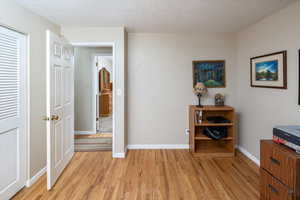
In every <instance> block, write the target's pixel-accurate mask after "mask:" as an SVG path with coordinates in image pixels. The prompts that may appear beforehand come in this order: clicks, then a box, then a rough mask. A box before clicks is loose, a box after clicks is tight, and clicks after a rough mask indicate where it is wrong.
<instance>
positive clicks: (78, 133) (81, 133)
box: [75, 131, 96, 135]
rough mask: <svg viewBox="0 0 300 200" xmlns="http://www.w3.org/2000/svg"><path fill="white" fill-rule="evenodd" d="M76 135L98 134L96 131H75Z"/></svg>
mask: <svg viewBox="0 0 300 200" xmlns="http://www.w3.org/2000/svg"><path fill="white" fill-rule="evenodd" d="M75 134H76V135H89V134H96V133H95V131H75Z"/></svg>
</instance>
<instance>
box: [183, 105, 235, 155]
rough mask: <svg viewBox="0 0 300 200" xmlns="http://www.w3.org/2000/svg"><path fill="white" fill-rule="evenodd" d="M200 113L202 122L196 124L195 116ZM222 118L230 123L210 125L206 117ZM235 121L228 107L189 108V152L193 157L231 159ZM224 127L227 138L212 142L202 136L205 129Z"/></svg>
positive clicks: (233, 149)
mask: <svg viewBox="0 0 300 200" xmlns="http://www.w3.org/2000/svg"><path fill="white" fill-rule="evenodd" d="M200 112H201V115H202V117H201V118H202V121H201V122H198V121H197V119H198V117H197V115H199V114H200ZM211 116H223V117H225V118H226V119H228V120H230V123H219V124H218V123H210V122H208V121H207V117H211ZM235 125H236V120H235V111H234V108H232V107H230V106H203V107H196V106H194V105H191V106H189V126H190V152H191V153H192V154H193V155H194V156H196V157H197V156H215V157H231V156H234V155H235V139H236V130H235ZM208 126H209V127H213V126H215V127H217V126H218V127H220V126H223V127H226V128H227V135H228V136H227V137H226V138H223V139H221V140H213V139H211V138H209V137H207V136H206V135H204V134H203V131H204V128H205V127H208Z"/></svg>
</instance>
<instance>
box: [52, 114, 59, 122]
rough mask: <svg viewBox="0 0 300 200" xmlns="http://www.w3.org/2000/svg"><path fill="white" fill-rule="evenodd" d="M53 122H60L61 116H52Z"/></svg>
mask: <svg viewBox="0 0 300 200" xmlns="http://www.w3.org/2000/svg"><path fill="white" fill-rule="evenodd" d="M51 120H52V121H58V120H59V116H58V115H52V116H51Z"/></svg>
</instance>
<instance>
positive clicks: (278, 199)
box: [260, 168, 295, 200]
mask: <svg viewBox="0 0 300 200" xmlns="http://www.w3.org/2000/svg"><path fill="white" fill-rule="evenodd" d="M260 184H261V187H260V190H261V191H260V194H261V200H294V199H295V196H294V193H293V190H292V189H290V188H288V187H287V186H285V185H283V184H282V183H281V182H279V181H278V180H277V179H276V178H274V177H272V176H271V175H270V174H269V173H268V172H267V171H266V170H264V169H262V168H261V169H260Z"/></svg>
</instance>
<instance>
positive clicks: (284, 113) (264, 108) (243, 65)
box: [236, 1, 300, 158]
mask: <svg viewBox="0 0 300 200" xmlns="http://www.w3.org/2000/svg"><path fill="white" fill-rule="evenodd" d="M299 11H300V2H299V1H298V2H296V3H294V4H291V5H290V6H288V7H287V8H285V9H283V10H281V11H279V12H277V13H275V14H273V15H272V16H269V17H267V18H265V19H264V20H262V21H260V22H259V23H257V24H255V25H252V26H250V27H248V28H246V29H244V30H243V31H241V32H239V34H238V71H237V74H238V81H237V91H236V92H237V94H238V112H239V134H240V135H239V145H240V146H242V147H243V148H245V149H246V150H247V151H249V152H250V153H251V154H253V155H254V156H255V157H256V158H259V151H260V148H259V140H260V139H271V137H272V128H273V127H274V126H275V125H292V124H294V125H299V119H300V106H299V105H297V102H298V79H299V77H298V71H299V65H298V49H299V48H300V39H299V36H300V26H299V19H300V12H299ZM282 50H287V51H288V52H287V63H288V66H287V68H288V70H287V73H288V74H287V76H288V89H287V90H281V89H267V88H251V87H250V74H249V72H250V65H249V63H250V58H251V57H254V56H259V55H264V54H269V53H273V52H277V51H282Z"/></svg>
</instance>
